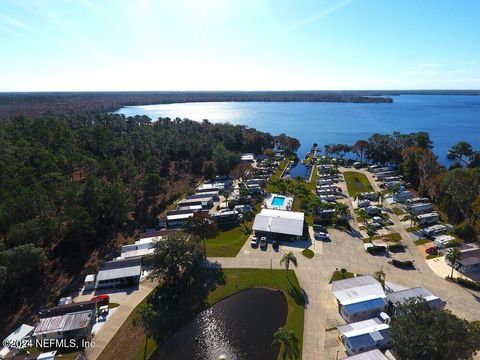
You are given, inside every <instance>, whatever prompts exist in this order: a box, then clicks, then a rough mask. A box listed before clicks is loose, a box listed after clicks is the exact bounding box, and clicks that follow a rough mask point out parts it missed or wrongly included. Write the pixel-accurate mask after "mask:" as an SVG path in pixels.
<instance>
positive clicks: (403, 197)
mask: <svg viewBox="0 0 480 360" xmlns="http://www.w3.org/2000/svg"><path fill="white" fill-rule="evenodd" d="M411 198H413V194H412V192H411V191H408V190H404V191H399V192H397V193H395V194H393V201H395V202H397V203H404V202H405V201H407V200H408V199H411Z"/></svg>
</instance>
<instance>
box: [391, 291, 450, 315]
mask: <svg viewBox="0 0 480 360" xmlns="http://www.w3.org/2000/svg"><path fill="white" fill-rule="evenodd" d="M418 298H421V299H423V300H425V302H426V304H427V305H428V306H429V307H430V308H439V309H441V308H443V307H444V306H445V303H444V302H443V300H442V299H440V298H439V297H438V296H435V295H433V294H432V293H431V292H430V291H428V290H427V289H425V288H424V287H422V286H418V287H414V288H410V289H405V290H400V291H395V292H392V293H390V294H388V295H387V300H388V307H389V312H390V313H391V314H393V315H396V316H397V315H401V314H399V313H398V312H397V308H398V306H399V305H401V304H403V303H404V302H405V301H408V300H409V299H418Z"/></svg>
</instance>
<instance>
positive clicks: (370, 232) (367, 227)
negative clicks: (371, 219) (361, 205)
mask: <svg viewBox="0 0 480 360" xmlns="http://www.w3.org/2000/svg"><path fill="white" fill-rule="evenodd" d="M365 230H366V232H367V235H368V238H369V239H370V242H372V238H373V237H374V236H375V235H377V229H375V227H374V226H373V225H372V224H370V223H366V224H365Z"/></svg>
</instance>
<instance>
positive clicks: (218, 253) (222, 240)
mask: <svg viewBox="0 0 480 360" xmlns="http://www.w3.org/2000/svg"><path fill="white" fill-rule="evenodd" d="M247 226H249V227H250V226H251V224H249V225H247ZM248 235H249V234H247V233H245V229H244V226H243V225H240V226H237V227H235V228H233V229H230V230H227V231H220V232H219V234H218V235H217V237H215V238H213V239H208V240H207V241H206V242H205V244H206V247H207V256H211V257H234V256H236V255H237V254H238V252H239V251H240V249H241V248H242V246H243V244H245V240H247V238H248Z"/></svg>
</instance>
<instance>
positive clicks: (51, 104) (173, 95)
mask: <svg viewBox="0 0 480 360" xmlns="http://www.w3.org/2000/svg"><path fill="white" fill-rule="evenodd" d="M380 95H381V92H378V93H376V92H372V93H371V94H370V93H368V92H354V91H175V92H174V91H139V92H130V91H129V92H42V93H33V92H32V93H0V118H8V117H11V116H18V115H29V116H38V115H43V114H45V113H48V112H56V113H75V112H81V111H103V112H111V111H116V110H118V109H120V108H121V107H123V106H138V105H153V104H174V103H187V102H233V101H236V102H237V101H238V102H253V101H259V102H343V103H392V102H393V99H392V98H389V97H380Z"/></svg>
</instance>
